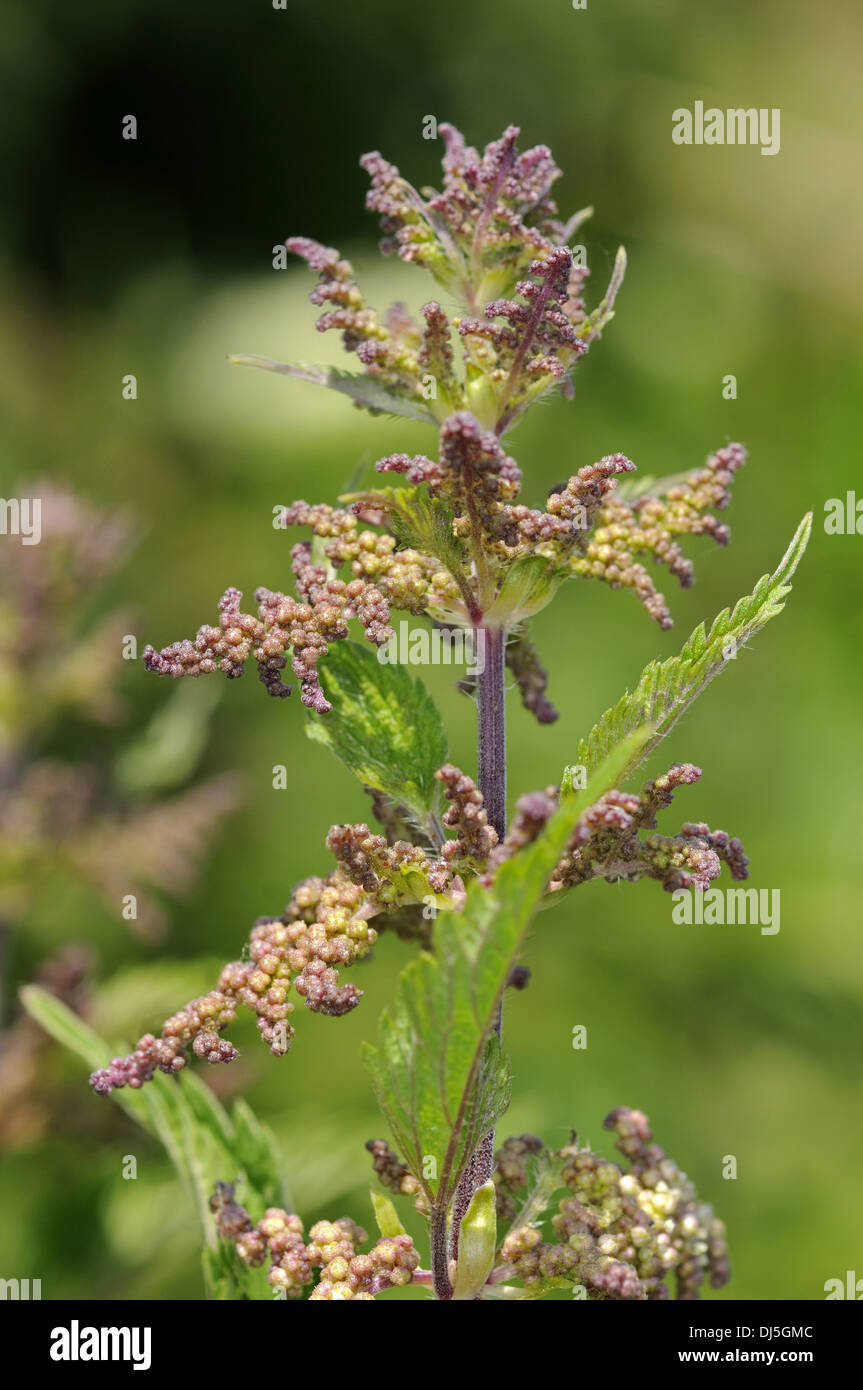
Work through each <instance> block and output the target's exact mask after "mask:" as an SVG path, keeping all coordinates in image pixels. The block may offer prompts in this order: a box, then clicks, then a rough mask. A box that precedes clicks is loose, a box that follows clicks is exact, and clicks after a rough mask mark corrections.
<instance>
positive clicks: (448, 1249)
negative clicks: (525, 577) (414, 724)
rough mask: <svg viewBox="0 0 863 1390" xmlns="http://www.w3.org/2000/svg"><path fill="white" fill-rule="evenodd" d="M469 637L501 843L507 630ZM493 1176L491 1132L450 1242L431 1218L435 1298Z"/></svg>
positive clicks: (480, 769)
mask: <svg viewBox="0 0 863 1390" xmlns="http://www.w3.org/2000/svg"><path fill="white" fill-rule="evenodd" d="M474 635H475V639H476V648H475V650H476V652H477V655H478V657H479V664H481V665H482V670H481V671H479V672H478V674H477V786H478V788H479V790H480V791H481V792H482V795H483V802H484V805H485V809H486V812H487V813H488V819H489V824H490V825H493V826H494V828H495V830H496V831H497V833H498V837H499V838H500V839H501V840H502V839H503V837H504V835H505V834H506V704H505V699H506V631H505V630H504V629H503V628H500V627H495V628H486V627H477V628H475V629H474ZM502 1014H503V1006H502V1005H501V1007H500V1008H499V1009H498V1015H497V1020H496V1022H495V1025H494V1026H495V1031H496V1032H497V1035H498V1037H500V1035H501V1031H502V1026H503V1017H502ZM493 1171H494V1131H493V1130H492V1132H491V1133H490V1134H487V1135H486V1137H485V1139H483V1141H482V1143H481V1144H480V1146H479V1148H478V1149H477V1150H476V1152H475V1153H474V1154H473V1156H472V1158H471V1160H470V1162H469V1163H468V1165H467V1167H466V1168H465V1171H464V1173H463V1174H462V1178H461V1181H460V1183H459V1185H458V1189H457V1191H456V1194H455V1198H454V1201H453V1206H452V1221H451V1224H450V1238H449V1241H448V1240H447V1214H446V1212H445V1211H441V1212H434V1213H433V1214H432V1221H431V1256H432V1272H433V1277H434V1288H435V1293H436V1294H437V1296H438V1298H440V1299H451V1298H452V1285H451V1283H450V1278H449V1260H450V1259H457V1258H458V1235H459V1227H460V1226H461V1222H462V1218H463V1217H464V1214H465V1212H466V1211H467V1209H468V1207H469V1206H470V1200H471V1198H472V1196H473V1194H474V1192H476V1190H477V1188H478V1187H482V1185H483V1183H486V1182H488V1181H489V1179H490V1178H491V1176H492V1173H493Z"/></svg>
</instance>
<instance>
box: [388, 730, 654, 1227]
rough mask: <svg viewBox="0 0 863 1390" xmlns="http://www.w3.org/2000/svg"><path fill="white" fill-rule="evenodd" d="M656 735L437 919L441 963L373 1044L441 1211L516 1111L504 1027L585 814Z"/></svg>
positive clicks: (413, 982)
mask: <svg viewBox="0 0 863 1390" xmlns="http://www.w3.org/2000/svg"><path fill="white" fill-rule="evenodd" d="M650 733H651V731H650V730H644V729H642V730H638V731H636V732H635V733H633V734H632V735H631V736H630V737H629V738H628V739H626V740H624V742H623V743H622V744H621V746H620V747H619V748H617V749H615V750H614V752H613V754H612V756H611V757H610V758H609V759H608V761H607V762H606V763H605V764H604V765H603V766H602V768H600V769H599V770H598V771H597V772H596V773H595V775H594V776H593V777H592V778H591V780H590V782H589V784H588V786H587V788H586V789H585V790H584V791H583V792H580V793H579V794H578V795H577V796H574V797H572V798H571V799H570V800H568V801H567V802H566V803H565V804H564V805H562V806H561V807H560V809H559V810H558V811H557V813H556V814H555V815H554V816H553V817H552V818H551V820H550V821H549V822H548V824H547V825H546V827H545V829H544V830H543V832H542V834H541V835H540V836H539V837H538V839H537V840H536V841H535V842H534V843H533V844H532V845H530V846H529V847H528V848H527V849H524V850H522V851H521V852H519V853H518V854H516V855H514V856H513V858H512V859H509V860H507V861H506V862H505V863H504V864H502V865H501V867H500V869H499V870H498V872H497V874H496V876H495V879H494V882H493V883H492V885H491V886H490V887H485V886H483V885H482V884H481V883H479V882H477V881H475V882H474V883H473V884H472V885H471V887H470V889H469V890H468V894H467V899H466V902H465V905H464V909H463V910H462V911H461V912H455V911H444V912H441V913H439V914H438V917H437V921H436V923H435V933H434V947H435V954H434V955H430V954H428V953H427V952H423V953H422V954H421V955H420V956H419V957H418V959H417V960H415V961H413V962H412V963H411V964H410V965H408V966H407V968H406V969H405V970H404V971H403V972H402V974H401V976H400V979H399V985H398V990H397V993H396V998H395V1001H394V1003H393V1006H392V1008H391V1009H390V1010H388V1011H386V1012H385V1013H383V1014H382V1015H381V1018H380V1020H379V1023H378V1037H377V1046H375V1047H372V1046H370V1045H368V1044H367V1045H366V1049H365V1055H366V1062H367V1065H368V1067H369V1070H370V1072H371V1075H372V1081H373V1085H374V1089H375V1095H376V1096H377V1100H378V1104H379V1105H380V1107H381V1110H382V1111H383V1113H384V1115H385V1117H386V1119H387V1121H388V1123H389V1126H390V1129H391V1131H392V1134H393V1137H394V1139H395V1141H396V1144H397V1146H398V1148H399V1150H400V1151H401V1153H402V1154H403V1155H404V1158H405V1162H406V1163H407V1165H408V1168H409V1169H410V1171H411V1172H412V1173H413V1174H414V1175H415V1176H416V1178H417V1179H418V1180H419V1181H420V1182H421V1183H422V1185H423V1189H424V1191H425V1194H426V1197H427V1198H428V1200H429V1201H430V1202H431V1203H432V1204H433V1205H436V1206H437V1207H438V1209H440V1208H444V1209H445V1208H447V1207H448V1206H449V1203H450V1201H451V1199H452V1196H453V1194H454V1192H455V1190H456V1187H457V1186H458V1181H459V1178H460V1177H461V1174H462V1172H463V1170H464V1167H465V1164H466V1163H467V1161H468V1160H469V1158H470V1156H471V1154H472V1153H473V1152H474V1150H475V1149H476V1148H477V1147H478V1145H479V1143H480V1141H481V1140H482V1138H483V1137H484V1136H485V1135H486V1134H487V1133H488V1132H489V1130H490V1129H491V1128H492V1126H493V1125H494V1123H495V1120H496V1119H497V1117H498V1115H500V1114H502V1113H503V1111H504V1110H505V1108H506V1106H507V1104H508V1101H509V1080H510V1078H509V1064H508V1061H507V1060H506V1058H505V1057H504V1055H503V1053H502V1051H501V1047H500V1042H499V1040H498V1037H497V1034H496V1033H495V1032H494V1021H495V1018H496V1016H497V1010H498V1005H499V1003H500V999H501V996H502V994H503V991H504V988H505V986H506V982H507V980H508V978H509V974H510V971H511V969H512V966H513V964H514V963H515V961H516V959H517V957H518V955H519V953H520V951H521V949H522V947H523V945H524V941H525V938H526V936H527V932H528V929H529V927H530V923H531V919H532V918H533V915H534V913H535V911H536V909H537V907H538V905H539V903H540V900H541V898H542V895H543V893H544V891H545V887H546V884H547V882H548V879H549V877H550V876H551V873H552V871H553V870H554V868H555V865H556V864H557V862H558V859H559V858H560V855H561V853H562V852H563V849H564V847H565V845H566V843H567V840H568V839H569V837H570V835H571V834H572V830H573V827H574V826H575V824H576V822H577V820H578V817H579V815H580V814H581V812H582V811H583V810H584V809H585V808H586V807H588V806H590V805H592V804H593V802H595V801H597V800H599V798H600V797H601V796H603V795H604V794H605V792H607V791H609V790H610V789H611V788H612V787H614V786H616V785H617V781H618V779H619V776H620V769H621V767H623V766H624V765H625V763H626V761H627V760H628V759H630V758H632V757H634V756H635V755H636V754H637V752H638V751H639V750H640V749H641V747H642V746H643V745H644V743H645V742H646V741H647V739H648V738H649V736H650ZM428 1160H433V1161H434V1162H433V1164H430V1163H429V1162H428ZM432 1170H434V1176H428V1174H429V1173H431V1172H432Z"/></svg>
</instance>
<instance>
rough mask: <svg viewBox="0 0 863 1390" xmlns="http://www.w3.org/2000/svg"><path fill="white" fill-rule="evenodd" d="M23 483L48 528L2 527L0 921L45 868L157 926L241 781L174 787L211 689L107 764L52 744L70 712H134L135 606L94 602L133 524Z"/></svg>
mask: <svg viewBox="0 0 863 1390" xmlns="http://www.w3.org/2000/svg"><path fill="white" fill-rule="evenodd" d="M19 494H20V496H22V497H28V498H33V499H36V500H37V501H38V503H39V504H40V515H41V523H40V528H41V536H40V539H39V542H38V544H26V543H25V542H24V539H23V538H21V537H18V536H14V535H4V536H3V537H2V538H0V920H2V922H3V923H4V925H5V929H6V930H9V929H10V928H11V927H12V926H13V925H14V924H15V922H16V921H18V920H20V919H21V917H23V915H24V914H25V913H26V912H28V911H29V910H30V909H31V908H32V906H33V905H34V903H37V902H38V900H39V894H40V892H41V891H42V889H43V885H44V884H45V881H46V876H47V875H48V874H50V875H51V876H52V877H53V876H55V875H56V874H57V873H58V872H60V873H68V874H70V875H72V876H73V877H76V878H80V879H83V880H85V881H86V882H87V883H89V884H90V885H92V886H93V888H94V889H95V890H96V891H97V892H98V893H99V895H100V896H101V897H102V898H103V900H104V901H105V902H106V904H107V905H108V906H109V908H110V909H111V910H112V911H114V912H116V914H117V916H118V919H120V920H126V921H128V922H129V924H130V926H131V927H132V928H133V929H134V930H135V931H137V932H139V933H140V934H141V935H143V936H145V937H151V938H152V937H154V936H157V935H159V934H160V932H161V931H162V930H163V929H164V925H165V917H164V912H163V908H162V906H161V904H160V895H161V894H163V893H169V894H178V893H182V892H185V891H186V890H187V889H188V888H189V887H190V886H191V885H192V883H193V882H194V879H195V875H196V873H197V871H198V867H199V865H200V863H201V859H202V856H203V854H204V852H205V850H206V848H207V845H208V843H209V842H210V840H211V838H212V836H213V834H214V832H215V831H216V830H217V828H218V827H219V825H220V824H221V823H222V821H223V820H224V818H225V816H226V815H228V814H229V812H230V811H231V810H232V809H233V808H234V807H235V806H236V805H237V802H238V795H239V779H238V778H237V776H236V775H234V774H227V775H224V776H221V777H211V778H208V779H206V780H204V781H201V782H199V783H197V784H193V785H191V786H188V787H186V788H185V789H182V790H177V789H178V787H180V785H181V784H182V783H183V782H185V781H187V780H188V778H189V776H190V774H191V773H192V772H193V771H194V765H195V763H196V762H197V760H198V758H199V757H200V754H201V752H202V751H203V741H204V739H205V738H206V732H207V714H208V712H209V710H211V709H212V708H213V702H212V701H209V702H205V703H204V705H201V704H200V702H198V701H195V702H189V701H188V700H181V701H171V702H170V705H169V707H168V709H167V710H162V711H160V712H159V713H158V714H157V715H156V716H155V718H154V720H153V722H152V724H151V725H150V727H149V728H145V729H143V730H137V731H136V730H132V731H130V732H131V736H130V739H129V741H128V743H127V745H126V748H125V750H124V752H123V753H122V754H121V756H120V757H119V759H118V760H117V762H116V764H115V766H114V767H113V768H110V767H109V768H108V769H107V771H106V773H104V774H102V773H101V772H100V770H99V767H98V764H97V759H95V758H94V759H93V760H92V761H85V760H84V759H83V758H82V759H80V760H78V761H76V762H71V761H67V760H61V759H60V758H59V757H57V756H54V754H53V753H52V752H51V751H50V750H51V748H52V743H55V742H56V741H57V736H58V734H59V733H62V731H63V730H64V728H65V725H66V722H67V721H69V720H71V719H79V720H82V721H85V722H86V723H87V724H89V725H91V726H95V727H96V728H98V727H99V726H102V727H105V726H112V725H113V726H120V727H122V726H123V724H124V723H126V722H127V717H126V715H125V712H124V708H123V702H122V698H121V694H120V684H121V679H122V676H123V673H124V668H125V667H126V663H125V662H124V660H123V648H124V640H126V639H128V638H129V637H130V636H132V635H133V634H132V633H130V618H129V615H128V614H124V613H122V612H120V611H117V610H115V609H112V610H111V611H109V612H108V613H107V615H105V616H95V617H94V616H93V609H94V604H95V603H97V602H98V599H99V595H100V593H101V591H102V590H103V589H104V586H105V585H106V583H107V581H108V580H109V579H110V578H111V576H112V575H113V574H114V573H115V572H116V570H117V569H118V567H119V566H120V565H121V564H122V562H123V560H124V558H125V557H126V556H127V555H128V552H129V547H130V545H131V544H132V542H133V534H134V533H133V524H132V521H131V519H130V518H129V517H128V516H127V515H125V514H124V513H122V512H120V511H116V510H113V511H112V510H105V509H100V508H97V507H95V506H93V505H92V504H90V503H88V502H87V501H85V500H83V499H82V498H80V497H77V496H75V495H74V494H72V493H70V492H68V491H63V490H61V489H59V488H57V487H55V486H53V485H51V484H48V483H44V482H37V483H35V484H30V485H26V484H22V485H21V486H20V487H19ZM102 761H104V760H102ZM130 898H134V899H135V902H134V905H133V906H132V907H131V909H130V910H127V911H126V912H125V913H124V912H123V906H124V899H127V900H128V899H130ZM133 914H134V915H133Z"/></svg>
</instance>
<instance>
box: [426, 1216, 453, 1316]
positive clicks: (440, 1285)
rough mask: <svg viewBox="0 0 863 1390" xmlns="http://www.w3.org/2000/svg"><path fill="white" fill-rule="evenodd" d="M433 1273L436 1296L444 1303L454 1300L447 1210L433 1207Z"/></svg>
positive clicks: (430, 1236) (431, 1240)
mask: <svg viewBox="0 0 863 1390" xmlns="http://www.w3.org/2000/svg"><path fill="white" fill-rule="evenodd" d="M429 1243H430V1245H431V1273H432V1283H433V1285H434V1291H435V1294H436V1295H437V1297H438V1298H439V1299H441V1300H442V1301H443V1302H448V1301H449V1300H450V1299H451V1298H452V1284H451V1283H450V1279H449V1244H448V1241H447V1233H446V1208H445V1207H433V1208H432V1214H431V1222H430V1225H429Z"/></svg>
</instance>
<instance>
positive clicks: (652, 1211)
mask: <svg viewBox="0 0 863 1390" xmlns="http://www.w3.org/2000/svg"><path fill="white" fill-rule="evenodd" d="M605 1128H606V1129H611V1130H613V1131H614V1132H615V1133H616V1135H617V1139H616V1146H617V1148H618V1149H619V1150H620V1152H621V1153H622V1154H624V1155H625V1157H626V1158H627V1159H628V1161H629V1168H628V1170H627V1171H625V1172H624V1171H623V1170H622V1169H621V1168H620V1167H619V1165H618V1164H616V1163H613V1162H610V1161H609V1160H607V1159H604V1158H601V1157H600V1156H599V1155H598V1154H596V1153H594V1152H593V1151H592V1150H591V1149H590V1148H580V1147H579V1145H578V1143H577V1140H576V1137H575V1135H573V1137H572V1139H571V1141H570V1143H569V1144H567V1145H565V1146H564V1147H563V1148H562V1149H559V1150H558V1151H557V1152H556V1153H554V1154H551V1153H550V1152H549V1151H548V1150H547V1149H546V1147H545V1145H544V1144H543V1143H542V1140H540V1139H537V1138H535V1137H534V1136H533V1135H530V1134H523V1135H520V1136H519V1137H518V1138H514V1139H508V1140H507V1141H506V1143H505V1144H504V1145H503V1146H502V1148H501V1149H500V1151H499V1153H498V1154H497V1155H496V1166H495V1173H494V1182H495V1187H496V1196H497V1210H498V1218H499V1220H502V1221H509V1222H510V1223H511V1224H510V1229H509V1231H508V1232H507V1234H506V1236H505V1237H504V1240H503V1242H502V1244H501V1247H500V1256H501V1260H502V1266H501V1267H499V1268H498V1269H497V1270H496V1271H495V1275H494V1276H493V1277H494V1278H495V1279H496V1280H499V1281H503V1280H504V1279H508V1278H517V1279H518V1280H519V1283H520V1284H521V1286H522V1287H524V1288H525V1289H527V1290H529V1291H532V1292H534V1293H539V1292H543V1291H544V1290H545V1289H546V1288H548V1287H549V1285H555V1284H561V1283H563V1284H566V1283H572V1284H576V1285H580V1286H581V1287H582V1288H583V1289H584V1291H585V1296H586V1297H589V1298H614V1299H632V1300H645V1299H651V1300H656V1299H667V1298H668V1297H669V1296H670V1294H669V1288H668V1284H667V1282H666V1281H667V1280H668V1278H669V1276H670V1275H671V1274H673V1275H674V1278H675V1285H676V1288H675V1297H676V1298H677V1299H684V1300H691V1299H696V1298H698V1297H699V1292H700V1289H701V1286H702V1284H703V1283H704V1282H705V1280H706V1281H708V1282H709V1283H710V1285H711V1287H712V1288H714V1289H717V1288H721V1287H722V1285H723V1284H726V1283H727V1282H728V1279H729V1277H730V1268H729V1264H728V1252H727V1248H726V1243H725V1227H724V1225H723V1223H722V1222H721V1221H719V1220H717V1218H716V1217H715V1216H714V1213H713V1208H712V1207H710V1206H708V1205H707V1204H706V1203H704V1202H700V1201H699V1200H698V1195H697V1193H696V1191H695V1188H694V1186H693V1184H692V1183H691V1182H690V1180H689V1179H688V1178H687V1176H686V1174H685V1173H682V1172H681V1170H680V1169H679V1168H678V1166H677V1164H676V1163H675V1162H674V1160H673V1159H670V1158H668V1156H667V1155H666V1153H665V1151H664V1149H662V1148H660V1146H659V1145H658V1144H655V1143H653V1136H652V1133H651V1130H650V1127H649V1124H648V1121H647V1117H646V1116H645V1115H643V1114H642V1113H641V1111H638V1110H630V1109H628V1108H626V1107H624V1106H621V1107H619V1108H618V1109H617V1110H613V1111H612V1112H611V1114H610V1115H608V1116H607V1118H606V1120H605ZM556 1183H559V1184H560V1185H561V1188H562V1191H559V1192H558V1193H557V1194H556V1196H555V1197H552V1195H551V1189H552V1188H553V1187H554V1186H555V1184H556ZM564 1194H565V1195H564ZM546 1211H551V1213H552V1214H551V1220H550V1225H551V1231H550V1232H549V1237H550V1238H548V1239H546V1238H544V1237H543V1232H542V1230H541V1221H540V1217H541V1216H542V1215H543V1214H544V1212H546Z"/></svg>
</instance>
